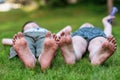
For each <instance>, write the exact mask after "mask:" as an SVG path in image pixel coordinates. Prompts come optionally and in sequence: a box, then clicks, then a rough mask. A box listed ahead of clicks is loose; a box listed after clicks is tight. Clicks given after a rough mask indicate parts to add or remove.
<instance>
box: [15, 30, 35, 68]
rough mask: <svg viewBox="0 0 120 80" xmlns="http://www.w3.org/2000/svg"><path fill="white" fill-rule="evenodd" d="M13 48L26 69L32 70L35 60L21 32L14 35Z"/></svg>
mask: <svg viewBox="0 0 120 80" xmlns="http://www.w3.org/2000/svg"><path fill="white" fill-rule="evenodd" d="M13 48H14V49H15V51H16V52H17V54H18V56H19V58H20V59H21V60H22V62H23V63H24V64H25V66H26V67H28V68H34V67H35V62H36V59H35V57H34V55H33V54H32V52H31V50H30V49H29V47H28V45H27V42H26V40H25V38H24V36H23V34H22V33H21V32H19V33H18V34H16V35H14V39H13Z"/></svg>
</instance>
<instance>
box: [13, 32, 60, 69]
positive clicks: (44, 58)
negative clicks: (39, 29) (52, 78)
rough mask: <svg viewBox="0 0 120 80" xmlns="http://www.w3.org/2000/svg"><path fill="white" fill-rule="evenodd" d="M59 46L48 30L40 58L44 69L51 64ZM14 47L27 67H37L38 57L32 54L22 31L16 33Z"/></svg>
mask: <svg viewBox="0 0 120 80" xmlns="http://www.w3.org/2000/svg"><path fill="white" fill-rule="evenodd" d="M57 46H58V45H57V44H56V42H55V39H54V36H53V35H52V34H51V33H50V32H48V33H47V34H46V37H45V41H44V47H43V50H42V53H41V55H40V56H39V58H38V61H39V63H40V65H41V69H42V70H43V69H46V68H48V67H49V66H50V64H51V61H52V59H53V57H54V55H55V51H56V49H57ZM13 48H14V49H15V51H16V52H17V54H18V56H19V58H20V59H21V61H22V62H23V63H24V64H25V66H26V67H28V68H34V67H35V63H36V58H35V56H34V55H33V54H32V52H31V50H30V48H29V46H28V44H27V41H26V40H25V37H24V35H23V34H22V33H21V32H19V33H18V34H15V35H14V38H13Z"/></svg>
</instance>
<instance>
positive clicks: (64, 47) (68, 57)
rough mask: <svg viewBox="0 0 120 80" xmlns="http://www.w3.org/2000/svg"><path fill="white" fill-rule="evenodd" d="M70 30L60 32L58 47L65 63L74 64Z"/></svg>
mask: <svg viewBox="0 0 120 80" xmlns="http://www.w3.org/2000/svg"><path fill="white" fill-rule="evenodd" d="M70 32H71V30H68V29H66V30H65V32H62V33H61V38H60V40H59V47H60V50H61V51H62V55H63V57H64V59H65V62H66V63H67V64H75V54H74V50H73V45H72V38H71V35H70Z"/></svg>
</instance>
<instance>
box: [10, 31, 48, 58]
mask: <svg viewBox="0 0 120 80" xmlns="http://www.w3.org/2000/svg"><path fill="white" fill-rule="evenodd" d="M23 34H24V37H25V39H26V41H27V44H28V46H29V48H30V50H31V52H32V53H33V55H34V56H35V57H39V55H40V54H41V51H42V48H43V43H44V39H45V35H46V32H26V33H23ZM16 55H17V53H16V51H15V50H14V49H13V47H11V48H10V56H9V58H13V57H15V56H16Z"/></svg>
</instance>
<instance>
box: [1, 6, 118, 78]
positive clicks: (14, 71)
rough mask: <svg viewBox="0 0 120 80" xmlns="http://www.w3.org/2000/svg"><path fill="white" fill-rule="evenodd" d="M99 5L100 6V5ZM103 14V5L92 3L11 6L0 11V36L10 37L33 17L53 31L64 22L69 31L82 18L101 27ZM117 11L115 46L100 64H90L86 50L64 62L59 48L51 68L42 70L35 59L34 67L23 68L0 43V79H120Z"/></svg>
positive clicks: (114, 26)
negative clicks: (70, 62)
mask: <svg viewBox="0 0 120 80" xmlns="http://www.w3.org/2000/svg"><path fill="white" fill-rule="evenodd" d="M101 7H103V8H101ZM106 15H107V12H106V9H105V6H99V7H98V8H96V7H93V6H86V7H85V6H77V7H76V6H73V7H71V6H70V7H66V8H59V9H54V10H52V9H45V10H39V11H34V12H30V13H26V12H23V11H21V10H12V11H10V12H7V13H0V18H1V19H0V40H2V38H12V36H13V35H14V34H15V33H17V32H18V31H20V30H21V26H22V25H23V24H24V22H26V21H31V20H32V21H36V22H37V23H38V24H39V25H40V26H42V27H44V28H47V29H48V30H50V31H52V32H53V33H57V32H58V31H59V30H60V29H62V28H63V27H65V26H67V25H71V26H72V28H73V31H75V30H76V29H78V27H79V26H80V25H81V24H83V23H84V22H90V23H92V24H94V25H95V26H97V27H99V28H101V29H103V25H102V23H101V19H102V18H103V17H104V16H106ZM119 17H120V14H117V15H116V19H115V23H114V25H113V34H114V36H115V38H116V39H117V50H116V52H115V54H114V55H113V56H112V57H110V58H109V59H108V60H107V61H106V62H105V63H104V64H103V65H101V66H92V65H91V64H90V62H89V59H88V53H86V55H85V56H84V57H83V58H82V59H81V60H79V61H77V62H76V64H75V65H66V64H65V63H64V59H63V57H62V55H61V52H60V51H59V49H58V51H57V56H56V57H55V59H54V60H53V62H52V66H51V68H49V69H47V70H46V71H45V72H44V73H43V72H42V71H41V70H40V66H39V63H38V62H37V63H36V67H35V68H34V69H27V68H25V66H24V64H23V63H22V62H21V61H20V60H19V58H17V57H15V58H13V59H11V60H9V59H8V57H9V48H10V46H3V45H2V44H0V80H118V79H120V54H119V53H120V52H119V51H120V39H119V37H118V36H120V32H119V30H120V27H119V25H120V23H119V21H120V18H119Z"/></svg>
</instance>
